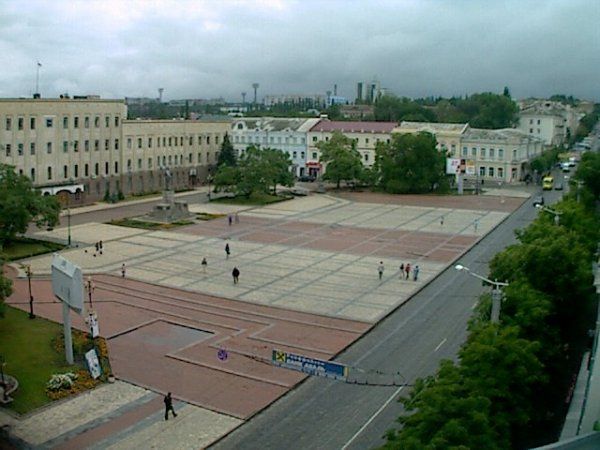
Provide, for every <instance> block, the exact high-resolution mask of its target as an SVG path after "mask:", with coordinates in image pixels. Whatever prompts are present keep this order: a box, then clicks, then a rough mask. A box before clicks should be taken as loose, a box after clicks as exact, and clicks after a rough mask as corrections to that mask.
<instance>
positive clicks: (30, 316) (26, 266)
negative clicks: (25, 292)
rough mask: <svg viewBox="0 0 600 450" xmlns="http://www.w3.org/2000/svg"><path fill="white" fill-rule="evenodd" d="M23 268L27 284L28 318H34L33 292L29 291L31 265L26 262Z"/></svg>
mask: <svg viewBox="0 0 600 450" xmlns="http://www.w3.org/2000/svg"><path fill="white" fill-rule="evenodd" d="M23 267H24V269H25V274H26V275H27V284H28V286H29V318H30V319H34V318H35V314H33V294H32V293H31V277H32V275H33V271H32V270H31V265H29V264H26V265H25V266H23Z"/></svg>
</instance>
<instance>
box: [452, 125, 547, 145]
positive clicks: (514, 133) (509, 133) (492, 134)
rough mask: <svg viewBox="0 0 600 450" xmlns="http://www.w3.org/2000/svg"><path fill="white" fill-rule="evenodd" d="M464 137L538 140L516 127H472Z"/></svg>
mask: <svg viewBox="0 0 600 450" xmlns="http://www.w3.org/2000/svg"><path fill="white" fill-rule="evenodd" d="M463 138H464V139H465V140H468V141H474V140H482V141H508V140H511V141H513V142H514V141H515V140H517V141H520V142H523V141H528V140H537V138H535V137H533V136H529V135H528V134H527V133H523V132H522V131H520V130H515V129H514V128H502V129H499V130H486V129H483V128H470V129H469V130H467V131H466V132H465V134H464V135H463Z"/></svg>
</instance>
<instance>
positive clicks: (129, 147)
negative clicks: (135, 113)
mask: <svg viewBox="0 0 600 450" xmlns="http://www.w3.org/2000/svg"><path fill="white" fill-rule="evenodd" d="M127 148H128V149H130V150H131V138H127Z"/></svg>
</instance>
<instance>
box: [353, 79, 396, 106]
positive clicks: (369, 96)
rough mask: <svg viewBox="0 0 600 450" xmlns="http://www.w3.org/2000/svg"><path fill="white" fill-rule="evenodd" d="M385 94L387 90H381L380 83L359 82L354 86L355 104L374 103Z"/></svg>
mask: <svg viewBox="0 0 600 450" xmlns="http://www.w3.org/2000/svg"><path fill="white" fill-rule="evenodd" d="M386 93H388V92H387V89H385V88H382V87H381V83H380V82H379V81H377V80H373V81H359V82H358V83H357V84H356V102H357V103H374V102H375V101H377V99H378V98H380V97H382V96H384V95H385V94H386Z"/></svg>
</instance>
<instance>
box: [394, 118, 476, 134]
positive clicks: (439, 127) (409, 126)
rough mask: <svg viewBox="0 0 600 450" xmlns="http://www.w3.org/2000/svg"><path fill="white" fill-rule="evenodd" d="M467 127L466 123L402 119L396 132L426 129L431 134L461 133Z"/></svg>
mask: <svg viewBox="0 0 600 450" xmlns="http://www.w3.org/2000/svg"><path fill="white" fill-rule="evenodd" d="M468 128H469V124H468V123H437V122H408V121H405V120H404V121H402V122H401V123H400V126H399V127H398V128H397V129H396V132H399V133H401V132H414V131H427V132H429V133H432V134H435V133H440V132H445V133H458V134H463V133H464V132H465V131H466V130H467V129H468Z"/></svg>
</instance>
